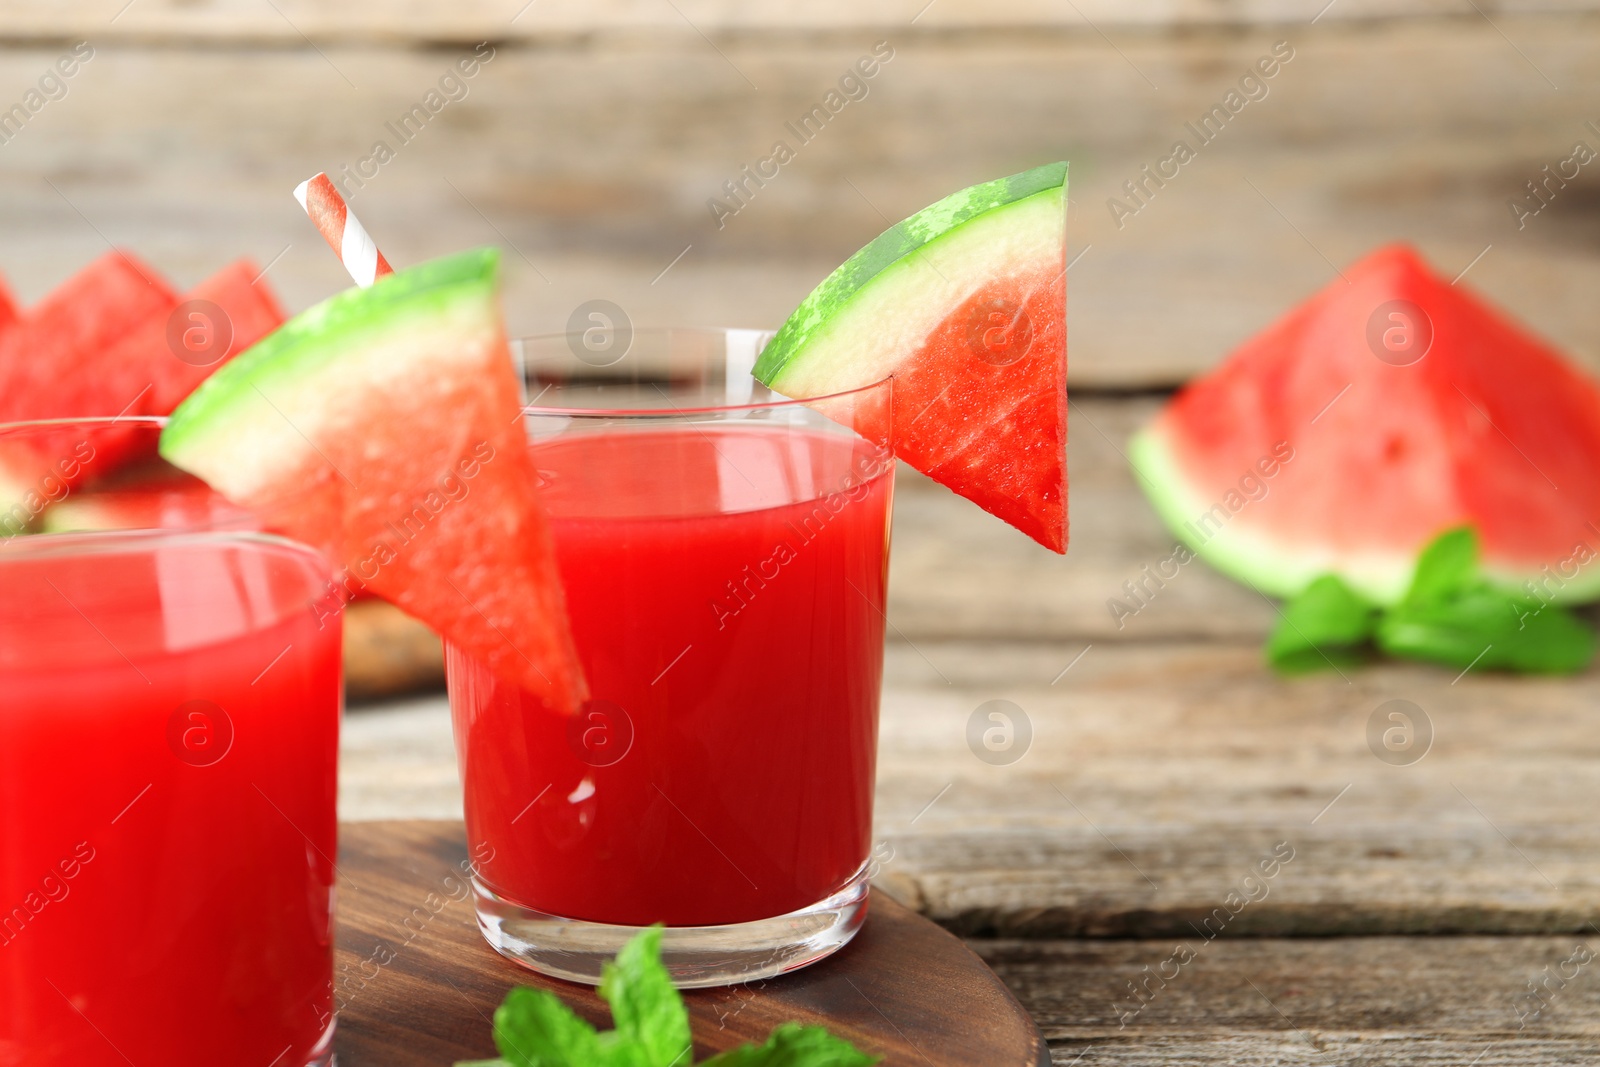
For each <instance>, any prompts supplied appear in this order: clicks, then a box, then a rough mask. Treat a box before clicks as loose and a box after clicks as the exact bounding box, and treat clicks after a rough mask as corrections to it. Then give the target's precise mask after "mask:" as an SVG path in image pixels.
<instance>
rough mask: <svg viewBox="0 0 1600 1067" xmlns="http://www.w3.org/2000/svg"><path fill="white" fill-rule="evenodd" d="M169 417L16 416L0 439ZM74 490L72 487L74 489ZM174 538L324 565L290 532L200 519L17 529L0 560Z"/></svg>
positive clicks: (0, 542) (158, 424) (157, 422)
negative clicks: (275, 552)
mask: <svg viewBox="0 0 1600 1067" xmlns="http://www.w3.org/2000/svg"><path fill="white" fill-rule="evenodd" d="M169 421H170V419H169V418H168V417H167V416H165V415H95V416H87V417H82V418H73V417H66V418H54V419H19V420H17V421H14V422H0V440H3V439H5V438H6V437H9V436H12V435H15V434H20V433H26V432H27V431H30V430H39V431H49V430H63V429H69V428H72V427H75V426H81V427H84V428H85V429H91V430H104V429H108V428H110V427H113V426H133V427H144V428H147V429H162V428H165V427H166V425H167V423H168V422H169ZM76 491H77V490H73V492H76ZM174 541H203V542H211V543H217V542H224V543H243V544H258V545H261V546H263V547H275V548H284V549H290V550H292V551H294V552H295V553H297V554H301V555H305V556H307V557H308V558H313V559H316V560H319V561H321V563H322V564H323V565H327V557H326V556H325V555H323V553H321V552H320V551H318V550H317V549H316V548H313V547H312V546H311V545H308V544H306V543H305V542H303V541H296V540H295V539H294V538H292V537H284V536H283V535H282V534H276V533H270V532H268V531H265V530H255V529H249V528H247V527H241V526H229V525H225V524H211V525H207V524H204V523H191V524H187V525H182V526H168V527H162V526H137V527H131V528H125V529H115V530H64V531H60V532H46V531H39V532H37V533H20V534H16V535H13V536H10V537H0V562H3V561H4V560H5V559H6V558H8V557H9V558H12V559H16V558H20V557H22V556H27V557H29V558H34V559H37V558H42V557H46V556H50V555H55V554H57V553H62V554H69V555H72V554H89V553H116V552H120V551H125V550H129V549H135V550H136V549H137V547H138V543H140V542H161V543H162V544H171V543H172V542H174Z"/></svg>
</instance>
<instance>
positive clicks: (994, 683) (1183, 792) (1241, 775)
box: [341, 641, 1600, 937]
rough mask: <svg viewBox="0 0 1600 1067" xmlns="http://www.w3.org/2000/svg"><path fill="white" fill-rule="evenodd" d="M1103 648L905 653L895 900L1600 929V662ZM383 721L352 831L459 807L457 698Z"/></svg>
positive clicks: (1338, 929) (887, 834)
mask: <svg viewBox="0 0 1600 1067" xmlns="http://www.w3.org/2000/svg"><path fill="white" fill-rule="evenodd" d="M1082 647H1083V646H1082V645H1081V644H1078V645H1073V644H1066V645H1063V646H1052V645H1048V644H1041V645H1036V646H1020V645H1014V644H995V643H987V644H985V643H971V642H967V643H955V642H951V643H945V642H931V641H918V642H917V643H916V644H915V646H912V645H907V644H904V643H895V644H892V645H891V646H890V648H889V652H888V657H887V661H886V662H887V667H886V679H885V695H884V703H883V713H882V727H881V735H880V752H879V761H878V803H877V827H876V832H877V836H878V839H879V841H880V844H881V848H880V855H879V858H880V861H881V867H882V873H881V875H880V877H879V878H878V881H877V884H878V885H879V887H880V888H883V889H885V890H887V891H889V892H892V893H893V894H895V895H896V896H897V897H899V898H900V899H902V900H905V901H906V902H908V903H910V904H912V905H913V906H915V907H917V908H918V909H919V910H920V911H922V912H923V913H925V914H927V915H929V916H930V917H932V918H934V919H936V920H938V921H939V922H941V923H943V924H945V925H947V926H949V927H951V928H952V929H955V930H957V931H960V932H963V933H966V934H969V935H992V934H1004V935H1017V936H1029V937H1051V936H1067V935H1071V936H1122V937H1156V936H1160V937H1168V936H1187V935H1190V934H1192V932H1193V930H1194V927H1195V925H1196V924H1203V923H1205V922H1206V921H1207V920H1208V918H1209V919H1210V921H1211V923H1212V924H1216V923H1218V922H1221V923H1222V925H1223V926H1225V928H1226V930H1227V933H1228V934H1229V935H1230V936H1231V935H1234V934H1253V935H1262V936H1265V935H1277V934H1284V933H1295V934H1317V935H1328V934H1357V933H1484V932H1489V933H1541V932H1555V931H1576V930H1579V929H1581V928H1584V926H1585V924H1586V923H1587V922H1588V921H1589V920H1590V919H1591V918H1592V917H1593V913H1594V908H1595V902H1596V900H1600V865H1597V864H1596V863H1595V861H1594V856H1595V843H1594V823H1593V818H1592V812H1593V808H1594V803H1595V798H1596V797H1597V796H1600V745H1597V744H1596V743H1595V742H1594V741H1592V740H1591V738H1592V735H1593V731H1592V730H1590V729H1589V720H1590V718H1591V716H1590V714H1589V710H1588V709H1590V708H1592V707H1594V706H1595V704H1596V703H1597V702H1600V675H1597V674H1596V673H1595V672H1590V673H1588V674H1586V675H1584V676H1581V677H1579V678H1576V679H1533V678H1504V677H1489V676H1483V677H1480V676H1478V675H1475V674H1468V675H1466V676H1465V677H1463V678H1461V679H1460V680H1459V681H1453V676H1452V674H1451V672H1448V671H1438V670H1432V669H1429V668H1425V667H1420V666H1398V665H1391V666H1383V667H1379V668H1374V669H1370V670H1367V671H1362V672H1358V673H1352V674H1351V676H1350V680H1349V681H1348V682H1346V681H1345V680H1344V679H1343V678H1341V677H1339V676H1338V675H1332V674H1330V675H1327V676H1322V677H1310V678H1302V679H1296V680H1292V681H1284V680H1280V679H1277V678H1274V677H1272V676H1271V675H1270V674H1268V673H1267V672H1266V671H1264V670H1263V668H1262V666H1261V663H1260V659H1259V652H1258V650H1257V649H1256V647H1255V646H1254V645H1236V644H1228V643H1225V642H1189V643H1171V644H1167V643H1154V642H1152V643H1137V644H1106V645H1104V646H1102V645H1100V644H1096V645H1094V647H1093V648H1092V649H1090V651H1089V652H1088V653H1087V654H1085V655H1084V656H1083V657H1082V658H1081V660H1078V661H1077V662H1076V664H1075V665H1072V666H1071V669H1070V670H1068V671H1067V672H1066V673H1065V674H1064V675H1061V672H1062V670H1063V669H1064V668H1066V667H1068V666H1069V664H1072V662H1073V660H1074V658H1075V657H1076V656H1077V654H1078V653H1079V652H1080V651H1081V650H1082ZM1058 675H1059V680H1057V681H1055V682H1054V684H1052V679H1056V678H1057V677H1058ZM1395 698H1403V699H1407V700H1410V701H1413V702H1415V703H1416V704H1417V705H1419V706H1420V707H1421V708H1422V709H1423V714H1425V715H1426V717H1427V719H1428V721H1429V722H1430V723H1431V724H1432V728H1433V733H1434V735H1435V736H1434V740H1433V742H1432V746H1431V750H1430V751H1428V752H1427V753H1426V755H1425V756H1424V757H1423V758H1422V759H1421V760H1420V761H1419V762H1417V763H1415V764H1414V765H1411V766H1395V765H1391V764H1388V763H1385V762H1382V761H1381V760H1380V759H1379V758H1378V757H1377V756H1376V755H1375V754H1374V752H1373V750H1372V749H1370V748H1369V747H1368V741H1367V730H1368V722H1369V719H1370V718H1371V717H1372V716H1373V714H1374V712H1375V711H1376V710H1377V709H1378V707H1379V705H1381V704H1383V703H1384V702H1385V701H1388V700H1391V699H1395ZM991 700H1009V701H1012V702H1013V703H1015V704H1016V705H1017V706H1018V707H1020V708H1021V709H1022V714H1023V715H1025V716H1026V718H1027V720H1028V722H1029V724H1030V726H1031V733H1032V740H1031V742H1030V744H1029V747H1027V749H1026V750H1025V754H1024V756H1023V757H1022V758H1021V759H1020V760H1018V761H1017V762H1015V763H1014V764H1010V765H993V764H990V763H986V762H984V761H983V760H981V759H979V758H978V757H977V755H976V753H975V750H974V749H972V748H970V747H969V742H968V739H967V738H968V729H969V721H970V720H971V717H972V716H973V713H974V712H975V711H976V710H977V709H978V708H979V706H980V705H982V704H984V703H986V702H988V701H991ZM382 715H383V713H381V712H363V713H358V714H353V715H351V716H350V722H349V728H350V730H349V731H348V732H347V737H349V736H351V734H352V733H353V734H355V735H356V736H357V737H359V745H358V747H357V748H354V749H352V748H350V747H347V749H346V753H345V759H344V762H343V765H342V768H341V774H342V776H343V780H342V783H341V788H342V790H343V793H342V797H341V803H342V811H343V814H344V817H345V818H371V817H374V815H385V816H388V817H394V816H400V815H409V814H413V813H417V814H423V813H426V814H440V813H449V814H454V813H455V812H458V811H459V807H453V806H452V805H459V792H458V787H456V786H455V785H454V773H455V771H454V768H455V763H454V756H453V754H452V751H451V748H450V737H449V723H448V713H447V711H446V710H445V705H444V701H443V700H442V699H440V698H435V699H434V700H433V701H431V702H423V701H419V702H415V703H413V704H411V705H410V706H409V707H408V708H407V709H405V711H404V714H403V715H402V716H401V717H400V719H398V720H397V721H396V722H395V724H394V725H393V727H392V728H388V727H386V725H385V724H384V723H383V722H382V719H381V717H382ZM979 718H980V725H986V724H985V723H983V722H982V721H981V720H982V716H980V717H979ZM1380 720H1381V725H1383V726H1387V725H1389V723H1388V721H1387V720H1386V719H1384V718H1383V716H1381V715H1380ZM1279 842H1287V843H1288V846H1289V847H1290V848H1292V849H1293V850H1294V857H1293V859H1292V860H1291V861H1289V862H1288V863H1286V864H1283V865H1281V870H1280V871H1279V873H1278V874H1277V876H1276V877H1274V878H1272V879H1271V880H1270V882H1269V883H1268V885H1267V891H1266V893H1265V895H1264V896H1262V897H1261V899H1260V900H1259V901H1257V902H1254V903H1251V904H1250V905H1249V906H1248V907H1245V908H1242V909H1239V913H1238V914H1237V915H1232V914H1228V915H1227V916H1226V917H1225V918H1223V919H1219V918H1218V917H1217V915H1216V909H1218V908H1223V907H1227V906H1228V895H1229V893H1230V892H1233V891H1241V886H1243V887H1244V890H1243V891H1248V892H1249V893H1251V894H1253V895H1261V890H1260V889H1257V888H1252V886H1253V885H1254V883H1251V884H1248V885H1247V884H1246V883H1245V881H1244V879H1245V878H1246V877H1247V876H1250V875H1251V874H1252V871H1253V870H1255V869H1256V868H1257V865H1258V864H1259V863H1260V861H1261V860H1262V859H1264V858H1266V857H1268V856H1269V855H1270V854H1271V853H1272V850H1273V848H1274V846H1275V845H1277V844H1278V843H1279ZM1230 911H1231V909H1230Z"/></svg>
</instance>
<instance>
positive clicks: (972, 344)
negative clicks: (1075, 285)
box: [867, 264, 1067, 552]
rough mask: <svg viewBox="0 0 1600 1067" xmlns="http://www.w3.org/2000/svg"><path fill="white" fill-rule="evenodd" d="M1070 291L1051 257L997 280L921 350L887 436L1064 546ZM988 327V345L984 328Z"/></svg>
mask: <svg viewBox="0 0 1600 1067" xmlns="http://www.w3.org/2000/svg"><path fill="white" fill-rule="evenodd" d="M1066 289H1067V278H1066V273H1065V272H1064V271H1061V270H1060V269H1059V268H1057V267H1055V266H1054V265H1053V264H1052V265H1048V266H1047V267H1046V268H1045V269H1043V270H1036V271H1034V272H1032V273H1024V274H1018V275H1012V276H1010V277H1007V278H1004V279H999V280H996V281H994V282H991V283H990V285H989V287H988V288H986V289H985V290H984V291H983V292H982V293H980V294H978V295H976V296H974V297H973V298H972V299H970V300H969V301H968V302H967V303H966V304H965V305H963V306H962V307H960V308H958V309H956V310H955V311H954V312H952V313H951V314H950V316H949V317H948V318H946V319H945V320H944V321H943V322H942V323H940V324H939V326H938V327H937V328H936V329H935V330H934V332H933V333H931V334H930V335H929V336H928V338H927V340H926V341H925V342H924V343H923V346H922V349H921V351H920V352H918V353H917V355H916V356H915V357H913V358H914V359H915V360H916V362H917V363H918V364H919V368H918V370H919V373H917V374H914V375H913V374H903V375H898V376H897V377H896V378H895V385H894V390H895V393H894V428H893V433H892V437H890V438H888V439H890V440H892V441H893V442H894V451H895V454H896V455H897V456H898V457H899V458H901V459H903V460H905V461H906V462H907V463H909V464H911V465H912V466H913V467H915V468H917V469H918V470H920V471H923V472H924V473H926V474H927V475H928V476H929V477H931V478H933V480H934V481H937V482H939V483H941V484H943V485H947V486H951V487H952V488H959V489H960V490H961V491H962V492H963V493H964V494H965V495H967V496H969V497H971V498H972V500H973V501H974V502H975V503H977V504H978V505H979V506H980V507H982V508H983V509H984V510H985V511H987V512H989V513H990V514H991V515H994V516H996V517H997V518H1000V519H1003V520H1005V521H1006V522H1009V523H1010V524H1011V525H1013V526H1015V527H1016V528H1017V529H1019V530H1021V531H1022V532H1023V533H1025V534H1027V535H1028V536H1030V537H1032V538H1033V539H1034V540H1036V541H1038V542H1039V543H1040V544H1042V545H1044V546H1045V547H1046V548H1049V549H1051V550H1053V551H1056V552H1062V551H1065V550H1066V533H1067V516H1066V508H1067V485H1066V481H1067V471H1066V466H1065V465H1064V464H1063V463H1062V460H1061V457H1062V455H1063V454H1064V453H1065V451H1066V447H1067V442H1066V428H1067V410H1066V409H1067V387H1066V359H1065V349H1066V333H1067V331H1066V299H1067V298H1066ZM1018 308H1020V309H1021V314H1020V315H1019V314H1018V313H1017V311H1016V309H1018ZM985 333H986V334H988V343H987V344H985V342H984V341H983V340H978V339H977V338H976V337H975V335H977V334H985ZM979 349H982V350H983V351H984V352H986V353H987V354H988V357H989V358H988V359H987V360H985V359H976V360H975V359H974V357H973V353H974V351H976V350H979ZM1013 357H1014V358H1015V360H1016V361H1015V362H1007V361H1008V360H1010V359H1011V358H1013ZM975 416H976V417H975ZM867 436H868V437H869V438H870V439H872V440H880V439H882V438H880V437H878V436H875V435H874V434H872V433H868V435H867Z"/></svg>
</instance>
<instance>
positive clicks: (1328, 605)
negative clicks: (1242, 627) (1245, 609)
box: [1267, 526, 1595, 674]
mask: <svg viewBox="0 0 1600 1067" xmlns="http://www.w3.org/2000/svg"><path fill="white" fill-rule="evenodd" d="M1373 649H1376V650H1378V651H1381V652H1384V653H1386V654H1387V655H1390V656H1396V657H1401V658H1406V659H1418V660H1426V661H1428V662H1432V663H1440V664H1444V665H1445V666H1448V667H1453V668H1456V669H1458V670H1466V669H1467V668H1469V667H1475V668H1478V669H1482V670H1506V671H1520V672H1525V673H1538V674H1567V673H1571V672H1573V671H1579V670H1582V669H1583V668H1584V667H1585V666H1587V665H1588V663H1589V661H1590V660H1591V659H1593V658H1594V652H1595V634H1594V632H1593V631H1592V630H1590V629H1589V627H1588V626H1586V625H1585V624H1584V623H1583V622H1582V621H1581V620H1579V619H1578V618H1577V616H1575V615H1573V614H1572V613H1571V612H1570V611H1568V610H1566V609H1565V608H1563V607H1560V606H1559V605H1556V604H1553V603H1551V602H1549V601H1545V600H1541V599H1540V598H1538V597H1536V596H1531V595H1529V594H1526V593H1523V592H1519V591H1515V590H1510V589H1507V588H1505V587H1503V586H1499V585H1496V584H1494V583H1493V582H1491V581H1489V580H1488V579H1487V578H1485V577H1484V576H1483V574H1482V572H1481V571H1480V569H1479V567H1478V535H1477V534H1476V532H1474V531H1473V529H1472V528H1471V527H1469V526H1462V527H1457V528H1455V529H1452V530H1447V531H1445V532H1444V533H1442V534H1440V535H1439V536H1438V537H1437V538H1435V539H1434V540H1433V541H1432V542H1431V543H1429V545H1428V546H1427V547H1426V548H1424V549H1423V551H1422V554H1421V555H1420V556H1419V557H1418V558H1417V567H1416V571H1415V573H1414V575H1413V577H1412V579H1411V586H1410V587H1409V588H1408V589H1407V590H1406V594H1405V596H1403V597H1402V598H1401V599H1400V602H1399V603H1398V604H1395V605H1394V606H1393V607H1391V608H1385V609H1379V608H1376V607H1374V606H1372V605H1370V604H1367V603H1366V602H1365V601H1363V600H1362V599H1361V598H1360V597H1359V596H1358V595H1357V594H1356V593H1355V592H1354V591H1353V590H1351V589H1350V587H1349V586H1347V585H1345V583H1344V582H1342V581H1341V580H1340V579H1339V578H1337V577H1336V576H1334V575H1331V574H1328V575H1323V576H1322V577H1320V578H1318V579H1317V580H1316V581H1314V582H1312V583H1311V584H1310V585H1309V586H1307V587H1306V589H1305V591H1304V592H1302V593H1301V594H1300V595H1299V596H1298V597H1295V598H1294V599H1293V600H1291V601H1289V603H1288V604H1286V605H1285V606H1284V610H1283V619H1282V620H1281V621H1280V622H1279V624H1278V626H1277V628H1276V629H1275V630H1274V631H1273V633H1272V636H1271V637H1270V638H1269V639H1268V641H1267V660H1268V662H1270V663H1271V664H1272V666H1273V667H1274V668H1275V669H1277V670H1278V671H1280V672H1282V673H1285V674H1293V673H1299V672H1302V671H1307V670H1317V669H1319V668H1321V667H1325V666H1328V665H1330V664H1331V665H1334V666H1340V665H1344V664H1348V663H1351V662H1356V661H1358V660H1360V659H1362V658H1364V657H1365V656H1366V655H1368V654H1370V652H1371V651H1372V650H1373Z"/></svg>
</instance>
